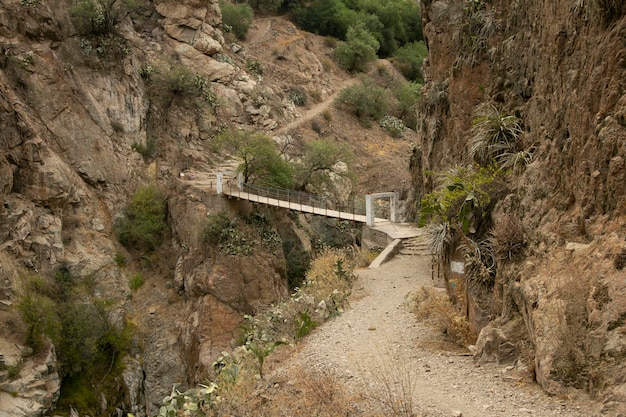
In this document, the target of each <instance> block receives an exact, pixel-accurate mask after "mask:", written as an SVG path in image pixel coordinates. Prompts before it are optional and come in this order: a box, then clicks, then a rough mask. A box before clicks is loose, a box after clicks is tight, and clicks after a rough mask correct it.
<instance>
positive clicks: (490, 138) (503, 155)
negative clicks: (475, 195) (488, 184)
mask: <svg viewBox="0 0 626 417" xmlns="http://www.w3.org/2000/svg"><path fill="white" fill-rule="evenodd" d="M521 123H522V122H521V120H520V118H519V117H516V116H512V115H508V114H506V113H504V112H502V111H500V110H498V109H497V108H496V107H494V106H489V107H487V108H486V109H484V110H483V111H482V112H481V114H480V115H479V116H477V117H476V118H474V120H473V121H472V132H471V133H472V136H471V141H470V149H469V155H470V156H471V157H472V158H473V159H474V160H475V161H476V162H478V163H479V164H482V165H487V164H489V163H490V162H492V161H493V160H494V159H495V160H499V161H501V162H506V161H507V160H509V159H510V157H509V155H511V154H514V153H516V150H517V144H516V140H517V138H518V137H519V135H521V134H522V127H521Z"/></svg>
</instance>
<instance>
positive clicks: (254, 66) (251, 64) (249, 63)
mask: <svg viewBox="0 0 626 417" xmlns="http://www.w3.org/2000/svg"><path fill="white" fill-rule="evenodd" d="M246 68H247V69H248V71H250V72H251V73H253V74H256V75H258V76H261V75H263V67H262V66H261V63H260V62H259V61H257V60H255V59H248V60H246Z"/></svg>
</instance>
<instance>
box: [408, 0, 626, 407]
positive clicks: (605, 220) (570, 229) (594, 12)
mask: <svg viewBox="0 0 626 417" xmlns="http://www.w3.org/2000/svg"><path fill="white" fill-rule="evenodd" d="M421 3H422V13H423V24H424V33H425V35H426V37H427V42H428V46H429V57H428V62H427V64H426V66H425V74H426V77H427V83H426V85H425V87H424V92H423V96H424V100H423V103H422V106H421V109H420V111H419V112H420V117H421V119H422V122H421V127H420V132H419V133H420V134H421V148H420V153H417V154H416V155H415V156H414V159H413V167H414V171H413V177H414V183H415V185H416V190H417V192H416V194H421V193H424V192H428V191H430V190H431V189H432V187H433V184H432V183H431V181H432V180H431V177H429V176H427V175H425V173H426V171H427V170H434V171H439V170H444V169H446V168H448V167H450V166H451V165H453V164H467V163H471V159H470V158H469V156H468V150H469V146H470V145H469V139H470V135H471V133H470V129H471V125H472V120H473V119H474V118H475V117H476V116H477V115H478V114H479V111H480V108H481V106H484V105H485V104H488V105H494V106H496V108H498V109H499V110H501V111H502V112H504V113H506V114H510V115H515V116H517V117H519V119H520V120H521V122H522V127H523V134H522V135H521V136H520V137H519V139H518V142H519V143H518V145H519V146H520V147H521V148H522V149H523V150H525V151H528V152H529V153H532V162H531V163H530V164H529V165H527V167H526V169H525V171H524V172H523V173H522V174H521V175H520V176H518V177H516V179H515V180H513V181H512V183H511V184H510V188H509V195H508V196H506V197H505V198H503V199H501V200H500V203H498V206H497V209H496V211H495V212H494V218H495V219H496V221H497V219H498V216H502V215H503V214H505V213H508V214H512V215H514V216H515V217H516V218H517V219H519V220H520V221H521V223H522V225H523V227H524V231H525V235H526V237H527V250H526V251H525V252H524V254H523V256H522V258H521V259H519V260H516V261H509V260H506V261H505V260H503V261H500V262H499V265H498V273H497V277H496V285H495V288H494V291H493V294H492V301H495V303H493V304H492V305H491V307H489V308H487V307H484V305H486V304H484V305H483V308H484V309H485V311H484V312H483V313H484V314H483V316H488V315H491V317H498V318H497V320H496V321H495V323H492V324H491V325H490V326H488V328H487V329H486V330H485V332H483V333H484V334H489V335H490V336H489V337H490V340H494V328H500V329H502V328H505V329H509V330H511V329H514V328H519V326H516V323H519V321H518V320H520V319H523V323H524V331H523V332H521V333H520V332H518V333H517V334H515V333H514V332H511V331H509V334H508V336H506V337H504V336H502V335H501V336H502V337H500V338H498V337H495V339H496V340H498V342H496V346H498V345H499V344H501V345H504V344H506V343H508V342H510V340H508V339H511V340H513V341H516V342H517V349H518V352H519V351H523V350H524V346H523V345H524V343H522V342H521V341H520V338H524V340H526V341H528V342H530V343H529V344H528V343H527V345H528V346H530V350H528V351H527V354H528V356H527V357H529V358H532V359H531V361H530V365H531V368H532V370H533V372H534V373H535V374H536V378H537V381H538V382H539V383H540V384H541V385H542V386H543V387H544V388H545V389H546V390H548V391H550V392H553V393H558V392H561V390H562V389H563V387H564V386H565V387H566V386H576V387H578V388H583V389H586V390H588V391H589V392H591V393H592V394H597V395H599V396H600V397H601V398H602V399H603V400H604V401H605V409H606V410H607V411H608V410H613V409H617V408H619V407H621V406H622V405H623V401H624V400H625V399H626V398H624V396H623V392H624V385H623V377H624V375H626V374H625V372H626V370H625V369H624V367H623V357H624V356H623V355H624V352H626V350H625V348H626V344H625V341H624V338H623V332H624V329H625V328H624V320H623V314H624V311H625V307H626V306H625V305H624V303H623V298H624V297H623V295H624V291H625V290H626V288H625V287H624V282H623V281H624V280H623V270H622V269H623V267H624V262H623V258H624V253H625V249H626V246H625V244H624V237H625V236H626V228H625V226H626V217H625V214H626V206H625V204H626V193H625V191H626V189H625V188H624V178H625V175H626V166H625V165H624V158H625V157H626V148H625V146H626V119H625V115H626V113H625V112H626V95H625V94H624V91H625V88H626V66H625V62H626V61H625V60H626V57H625V55H624V53H625V51H626V43H625V42H626V37H625V36H624V35H625V34H626V17H625V13H626V9H625V8H624V6H623V5H622V4H621V2H606V1H589V2H572V1H566V0H557V1H550V2H545V1H538V0H537V1H535V0H527V1H513V2H508V1H506V2H505V1H497V0H495V1H472V2H469V1H462V0H449V1H444V0H439V1H422V2H421ZM417 199H418V198H416V201H417ZM504 333H506V331H505V332H504ZM507 338H508V339H507ZM515 339H517V340H515ZM479 343H480V341H479ZM507 346H508V345H507ZM528 346H527V347H528ZM492 348H493V344H492ZM496 350H497V349H496ZM482 353H485V355H484V357H485V358H486V357H488V356H490V355H491V353H493V352H491V353H489V354H487V352H486V351H484V352H482ZM480 355H481V353H479V356H480ZM496 356H497V355H496ZM620 404H622V405H620Z"/></svg>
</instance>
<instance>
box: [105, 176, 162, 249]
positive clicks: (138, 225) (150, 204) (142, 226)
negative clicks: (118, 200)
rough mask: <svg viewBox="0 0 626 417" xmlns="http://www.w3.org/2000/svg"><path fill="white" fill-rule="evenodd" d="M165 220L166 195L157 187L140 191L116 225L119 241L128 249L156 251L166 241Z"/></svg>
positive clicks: (142, 188) (140, 189) (147, 187)
mask: <svg viewBox="0 0 626 417" xmlns="http://www.w3.org/2000/svg"><path fill="white" fill-rule="evenodd" d="M166 220H167V203H166V198H165V194H164V193H163V192H162V191H161V190H159V189H158V188H157V187H156V186H154V185H149V186H146V187H141V188H139V189H138V190H137V191H136V192H135V194H134V195H133V197H132V198H131V201H130V202H129V203H128V205H127V206H126V209H125V210H124V215H123V216H122V217H120V218H118V219H117V221H116V223H115V229H116V232H117V237H118V239H119V241H120V243H121V244H122V245H124V246H126V247H127V248H129V249H135V250H140V251H147V252H150V251H153V250H154V249H155V248H156V247H157V246H159V245H160V244H161V243H162V241H163V238H164V237H165V233H166V232H167V229H168V226H167V221H166Z"/></svg>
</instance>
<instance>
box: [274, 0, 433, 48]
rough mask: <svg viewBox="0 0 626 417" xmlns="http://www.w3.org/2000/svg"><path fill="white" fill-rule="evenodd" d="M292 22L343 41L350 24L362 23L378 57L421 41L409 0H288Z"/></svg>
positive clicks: (417, 15) (418, 21) (418, 20)
mask: <svg viewBox="0 0 626 417" xmlns="http://www.w3.org/2000/svg"><path fill="white" fill-rule="evenodd" d="M284 3H289V6H288V7H289V8H291V9H292V12H293V16H294V18H295V21H296V23H297V24H298V25H299V26H300V27H301V28H303V29H304V30H307V31H309V32H313V33H317V34H320V35H330V36H333V37H335V38H338V39H341V40H346V39H347V35H348V32H349V28H350V27H354V26H362V27H364V28H366V30H367V31H368V32H369V33H370V35H371V36H373V37H374V39H376V41H377V43H378V44H379V46H380V54H381V55H380V56H381V57H388V56H392V55H393V54H394V53H395V52H396V50H397V48H398V47H401V46H403V45H405V44H408V43H411V42H414V41H419V40H423V34H422V27H421V17H420V13H419V8H418V5H417V3H416V2H414V1H410V0H390V1H384V2H381V1H376V0H314V1H307V2H305V1H291V2H284Z"/></svg>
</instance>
